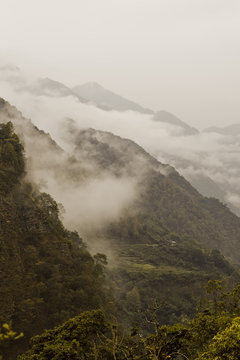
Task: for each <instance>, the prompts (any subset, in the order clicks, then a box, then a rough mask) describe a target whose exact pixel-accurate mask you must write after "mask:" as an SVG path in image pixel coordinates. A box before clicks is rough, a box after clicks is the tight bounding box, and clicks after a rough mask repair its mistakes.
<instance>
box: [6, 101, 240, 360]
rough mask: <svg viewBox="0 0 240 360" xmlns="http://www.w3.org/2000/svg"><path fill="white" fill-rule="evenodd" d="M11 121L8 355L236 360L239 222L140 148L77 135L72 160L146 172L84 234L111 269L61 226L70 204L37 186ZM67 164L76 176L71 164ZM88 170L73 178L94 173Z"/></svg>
mask: <svg viewBox="0 0 240 360" xmlns="http://www.w3.org/2000/svg"><path fill="white" fill-rule="evenodd" d="M1 106H2V110H3V108H5V107H6V106H8V105H6V103H5V102H2V103H1ZM5 110H6V109H5ZM5 110H4V111H5ZM5 114H6V112H5ZM1 116H2V117H4V116H3V112H2V114H1ZM12 118H13V119H14V111H12V112H11V111H8V112H7V115H6V116H5V123H2V124H1V125H0V258H1V262H0V293H1V299H0V302H1V306H0V323H1V324H2V330H1V333H0V350H1V354H2V355H3V359H6V360H13V359H17V358H18V359H22V360H23V359H24V360H25V359H33V360H47V359H55V360H57V359H59V360H61V359H62V360H63V359H72V360H74V359H76V360H77V359H99V360H100V359H114V360H115V359H119V360H120V359H179V360H181V359H194V360H200V359H215V360H216V359H220V358H221V359H236V358H237V357H234V356H235V354H236V353H237V351H238V345H237V339H238V336H239V335H238V329H239V318H238V316H240V313H239V311H240V309H239V297H240V295H239V294H240V292H239V286H238V285H237V284H238V282H239V277H240V275H239V270H238V266H239V253H238V252H237V249H238V248H239V247H240V243H239V239H238V234H239V229H240V220H239V218H238V217H237V216H235V215H234V214H232V213H231V212H230V211H229V209H228V208H227V207H226V206H225V205H223V204H221V203H220V202H219V201H217V200H215V199H207V198H204V197H202V196H201V195H200V194H199V193H198V192H197V191H196V190H195V189H194V188H192V187H191V185H190V184H189V183H188V182H187V181H186V180H185V179H184V178H183V177H181V176H180V175H179V174H178V173H177V172H176V171H175V170H174V169H173V168H170V167H169V166H168V165H162V164H160V163H159V162H157V161H156V160H155V159H154V158H153V157H151V156H150V155H149V154H147V153H146V152H145V151H144V150H143V149H141V148H140V147H138V146H137V145H136V144H134V143H133V142H131V141H128V140H125V139H121V138H119V137H114V135H112V134H109V133H102V134H101V133H100V132H97V133H98V137H96V131H95V130H93V129H91V130H89V131H82V132H79V133H75V134H74V136H76V139H75V140H76V141H75V154H76V157H77V156H78V153H81V152H83V148H84V147H85V148H86V144H87V148H88V152H87V155H86V154H85V155H84V156H87V159H88V160H89V162H91V161H92V162H93V163H94V165H95V166H96V169H97V170H96V171H97V172H99V171H101V169H104V170H106V169H109V168H110V169H111V170H112V171H113V173H114V174H115V176H116V177H119V176H120V177H121V172H122V171H124V172H126V171H128V175H129V176H130V177H131V176H132V177H133V176H136V172H138V169H139V168H138V165H139V167H143V165H144V171H143V172H142V173H141V176H140V177H139V178H138V181H137V189H138V196H137V198H136V199H135V200H134V201H133V202H132V203H131V205H130V206H128V207H127V208H125V209H124V211H122V213H121V215H120V217H119V219H118V220H116V221H112V222H110V223H108V224H107V225H105V226H104V227H102V228H101V229H100V230H98V232H96V231H95V232H94V231H93V232H92V233H89V234H88V235H87V237H86V240H85V241H88V242H90V241H91V240H92V239H95V240H96V238H97V239H98V241H99V242H101V241H102V240H104V241H107V242H108V244H109V246H110V247H111V249H112V251H113V254H114V256H113V259H111V261H112V264H111V266H108V259H107V257H106V256H105V255H104V254H102V253H97V254H92V255H91V254H90V253H89V251H88V247H87V245H86V242H84V240H83V239H81V238H80V236H79V235H78V233H77V232H76V231H69V230H67V229H66V228H65V227H64V225H63V223H62V221H61V220H60V215H61V214H60V213H61V208H62V206H61V205H60V204H58V203H57V202H56V201H55V200H54V199H53V198H52V197H51V196H50V195H49V194H47V193H46V192H41V191H40V188H39V186H37V185H36V184H35V183H34V182H33V181H30V179H29V176H27V175H28V174H27V172H28V169H27V167H26V154H25V151H24V147H23V145H22V142H21V141H20V139H19V137H18V136H17V135H16V133H15V132H14V127H13V124H12V122H10V121H9V120H13V119H12ZM23 124H24V122H23ZM34 131H35V134H36V136H37V134H38V132H39V130H38V129H37V128H35V129H34ZM39 136H40V137H41V138H44V139H45V136H46V135H45V134H44V133H43V132H40V135H39ZM48 138H49V137H48ZM104 141H105V142H107V143H108V145H106V144H105V143H104ZM48 142H49V141H48ZM50 143H51V146H52V147H53V148H54V149H55V150H56V153H57V154H60V153H61V152H62V150H61V149H58V148H57V147H56V144H54V142H51V141H50ZM126 154H128V155H129V154H130V156H127V155H126ZM136 154H137V158H138V159H140V160H139V164H136V166H135V167H134V168H133V167H132V164H133V162H135V160H136ZM64 164H65V165H67V169H68V170H69V169H71V164H72V159H67V160H66V162H65V163H64ZM123 166H124V170H122V167H123ZM75 170H76V168H75ZM80 170H81V169H80V168H77V171H75V172H74V176H75V178H74V181H80V180H79V178H78V176H80V177H81V179H82V177H84V178H88V177H89V176H90V175H89V174H87V173H86V172H83V174H84V175H83V174H80V173H81V171H80ZM164 171H166V172H167V176H166V174H164ZM79 174H80V175H79ZM71 175H72V172H71V171H70V175H69V176H71ZM65 176H66V177H67V176H68V175H67V174H66V175H65ZM61 180H62V178H61ZM211 279H213V280H211ZM223 279H224V281H223ZM207 283H208V285H207V287H206V289H205V290H204V286H205V285H206V284H207ZM205 292H206V293H205ZM199 301H200V302H199ZM197 305H198V308H197V310H196V307H197ZM12 329H13V330H12ZM45 329H47V330H45ZM30 339H31V341H30ZM230 339H231V340H230ZM20 354H21V355H20ZM224 356H225V357H224ZM230 356H232V357H230Z"/></svg>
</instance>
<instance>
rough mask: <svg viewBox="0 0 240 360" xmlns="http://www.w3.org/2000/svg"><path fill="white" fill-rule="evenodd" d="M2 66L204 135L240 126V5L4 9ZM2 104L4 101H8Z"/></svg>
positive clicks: (113, 0) (200, 2)
mask: <svg viewBox="0 0 240 360" xmlns="http://www.w3.org/2000/svg"><path fill="white" fill-rule="evenodd" d="M0 9H1V10H0V11H1V12H0V44H1V46H0V58H1V59H2V61H7V62H8V61H10V62H12V63H15V64H16V65H18V66H19V67H20V68H22V69H24V70H27V71H31V72H33V73H34V74H37V75H39V76H44V77H46V76H47V77H51V78H53V79H56V80H59V81H62V82H64V83H66V84H67V85H77V84H81V83H84V82H87V81H96V82H99V83H100V84H102V85H103V86H105V87H106V88H109V89H111V90H113V91H115V92H117V93H119V94H121V95H123V96H125V97H127V98H130V99H132V100H135V101H136V102H138V103H140V104H142V105H144V106H146V107H150V108H152V109H154V110H161V109H165V110H168V111H170V112H173V113H175V114H176V115H178V116H179V117H180V118H181V119H182V120H184V121H186V122H188V123H189V124H191V125H195V126H198V127H199V128H202V127H205V126H208V125H212V124H216V125H223V124H230V123H236V122H239V123H240V101H239V94H240V70H239V65H240V0H84V1H83V0H41V1H39V0H21V1H19V0H0ZM0 95H1V94H0Z"/></svg>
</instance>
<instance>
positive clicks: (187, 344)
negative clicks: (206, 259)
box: [19, 281, 240, 360]
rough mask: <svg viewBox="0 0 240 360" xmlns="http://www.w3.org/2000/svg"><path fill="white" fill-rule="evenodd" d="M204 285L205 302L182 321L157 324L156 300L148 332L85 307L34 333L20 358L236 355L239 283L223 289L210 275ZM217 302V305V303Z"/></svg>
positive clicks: (168, 359)
mask: <svg viewBox="0 0 240 360" xmlns="http://www.w3.org/2000/svg"><path fill="white" fill-rule="evenodd" d="M206 290H207V294H206V296H207V297H206V301H205V302H203V303H204V304H205V305H203V303H202V307H201V310H199V311H198V313H197V315H196V317H195V318H194V319H193V320H191V321H188V322H187V323H186V324H184V325H183V324H174V325H161V321H160V319H159V310H160V309H161V305H160V304H157V303H156V302H155V303H154V305H153V307H152V311H151V316H150V317H149V319H148V321H149V322H151V323H152V325H153V332H152V334H150V335H147V336H145V335H144V334H143V333H142V329H141V328H139V327H135V328H134V329H132V331H131V333H129V334H127V332H126V331H124V329H122V328H121V326H119V324H118V322H117V321H116V319H113V318H110V319H108V320H107V319H106V317H105V316H104V315H103V313H102V312H101V311H92V312H85V313H82V314H81V315H80V316H78V317H75V318H73V319H71V320H69V321H67V322H66V323H65V324H63V325H61V326H59V327H57V328H55V329H53V330H48V331H45V332H44V333H43V334H42V335H40V336H37V337H35V338H33V339H32V347H31V349H30V350H29V351H28V352H27V353H25V354H23V355H22V356H20V357H19V360H25V359H26V360H27V359H29V360H31V359H32V360H47V359H71V360H80V359H81V360H82V359H89V360H91V359H92V360H124V359H132V360H140V359H141V360H184V359H185V360H186V359H187V360H236V359H238V358H239V353H240V317H236V316H235V314H236V311H237V312H238V313H240V307H238V309H237V308H235V310H234V312H232V308H230V307H229V304H230V303H232V302H233V298H234V297H235V293H236V291H237V292H239V289H238V286H237V287H235V288H233V289H231V290H228V291H226V290H224V288H223V287H222V284H221V283H220V282H219V281H210V282H209V283H208V285H207V289H206ZM223 298H224V299H226V300H225V301H224V302H222V301H220V302H219V299H223ZM218 303H219V305H220V303H221V306H217V307H216V304H218ZM64 356H65V358H64Z"/></svg>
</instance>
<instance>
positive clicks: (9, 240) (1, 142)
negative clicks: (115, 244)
mask: <svg viewBox="0 0 240 360" xmlns="http://www.w3.org/2000/svg"><path fill="white" fill-rule="evenodd" d="M24 175H25V174H24V157H23V147H22V145H21V144H20V142H19V139H18V136H17V135H16V134H14V133H13V127H12V124H11V123H10V122H8V123H7V124H0V293H1V297H0V323H5V322H7V323H10V322H11V323H12V325H13V327H14V328H15V329H16V330H17V331H23V332H24V338H23V339H21V340H19V342H18V343H17V344H16V347H14V346H13V347H12V346H11V348H7V350H6V351H7V357H8V358H9V359H12V358H15V352H16V348H17V349H18V350H19V349H21V348H24V347H26V346H27V341H28V339H29V337H30V336H32V335H33V334H37V333H39V332H41V331H42V330H43V329H44V328H48V327H52V326H54V325H56V324H59V323H61V322H62V321H64V320H67V319H68V318H69V317H71V316H74V315H75V314H76V313H79V312H80V311H82V310H84V309H93V308H97V307H99V306H100V305H104V303H105V299H106V297H105V293H104V289H103V281H104V278H103V270H102V266H101V261H102V259H103V260H104V257H103V258H101V257H98V256H96V257H95V259H94V258H93V257H91V255H90V254H89V253H88V252H87V251H86V246H85V245H84V243H83V242H82V240H81V239H80V238H79V236H78V234H77V233H76V232H70V231H68V230H66V229H65V228H64V227H63V225H62V223H61V221H60V220H59V208H58V205H57V203H56V202H55V201H54V200H53V199H52V198H51V196H50V195H48V194H46V193H41V192H39V191H38V190H37V189H36V187H35V186H34V184H31V183H29V182H27V181H26V180H24V179H23V176H24Z"/></svg>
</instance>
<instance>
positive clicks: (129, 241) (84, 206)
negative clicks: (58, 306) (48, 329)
mask: <svg viewBox="0 0 240 360" xmlns="http://www.w3.org/2000/svg"><path fill="white" fill-rule="evenodd" d="M9 121H11V123H12V124H13V126H14V128H15V131H16V132H17V134H18V135H19V137H20V139H22V142H23V144H24V147H25V154H26V167H25V169H26V170H25V174H24V176H23V174H22V176H21V178H20V179H21V180H19V184H22V185H21V186H22V188H21V187H20V188H19V187H18V188H16V189H18V190H17V191H18V192H17V193H18V195H17V197H16V195H14V193H13V192H12V190H9V191H10V193H9V194H10V195H7V193H6V195H5V193H4V198H3V202H2V206H3V207H4V206H5V208H3V211H2V213H3V214H7V213H9V215H8V217H9V220H8V221H9V225H7V222H6V221H3V224H4V223H5V224H6V225H2V226H3V235H2V241H3V243H5V242H6V241H8V240H7V239H8V237H7V236H6V234H7V233H8V228H7V227H8V226H10V227H12V228H14V229H15V230H14V231H15V233H16V235H15V238H16V240H15V241H16V242H15V244H14V246H15V247H16V249H19V250H18V256H19V259H20V260H19V261H20V262H21V263H22V262H23V261H25V260H23V258H22V257H23V256H24V259H25V255H22V254H21V250H20V248H21V245H20V243H21V241H23V243H24V248H26V247H27V248H28V249H29V255H28V256H30V258H31V259H32V257H34V259H33V260H31V261H33V264H34V269H35V267H36V266H37V264H38V263H39V264H40V263H42V262H43V264H44V265H43V267H44V269H45V267H46V272H48V271H50V273H51V274H52V271H53V270H47V269H48V267H49V266H50V268H51V266H52V265H45V262H46V261H47V264H48V262H49V261H50V263H51V261H53V262H54V263H55V262H56V263H58V260H56V257H55V255H54V260H50V259H49V260H45V258H41V259H40V258H39V255H38V252H40V253H41V254H45V252H44V251H45V250H44V246H45V245H44V241H45V242H46V241H50V243H51V240H44V239H45V238H46V236H47V237H48V238H49V239H50V237H51V236H52V235H51V231H53V232H54V233H55V237H56V239H58V240H56V241H57V243H56V248H57V249H58V250H56V251H60V252H62V254H63V255H62V256H63V259H62V260H61V261H65V260H64V258H65V255H64V251H65V250H64V251H63V250H61V249H62V248H61V246H62V245H61V244H60V243H59V244H58V241H60V242H61V241H62V240H60V239H61V238H65V239H67V238H69V236H70V238H69V239H70V240H69V241H70V242H72V241H75V242H76V241H79V244H81V242H80V240H76V239H77V238H75V237H74V236H75V235H74V233H68V232H66V230H64V228H63V227H62V225H61V224H60V223H59V220H57V219H58V215H61V216H62V218H63V221H64V224H65V225H66V226H68V227H69V228H70V229H71V230H77V231H78V232H79V233H80V235H81V236H83V237H84V240H85V241H86V242H87V244H88V247H89V249H90V251H91V252H92V253H93V254H94V253H103V254H106V255H107V258H108V262H109V266H108V267H107V270H106V276H107V278H106V279H107V283H108V284H109V285H108V286H111V287H112V290H111V292H112V294H113V295H114V297H115V299H116V301H118V311H117V312H118V314H119V316H120V317H121V318H122V319H124V321H125V322H126V323H127V324H129V326H130V325H131V324H132V323H133V322H134V321H140V322H141V321H143V318H142V316H141V314H143V313H144V312H145V311H146V309H147V307H148V306H149V304H150V303H151V302H152V301H153V298H154V299H157V300H158V301H159V302H161V304H162V307H161V316H162V321H163V322H170V323H171V322H174V321H177V320H179V319H183V318H184V317H191V316H192V315H193V313H194V307H195V305H196V298H197V297H199V296H201V294H202V286H203V285H204V284H205V283H206V281H207V280H208V279H210V278H217V279H220V278H222V277H227V278H228V279H229V281H231V282H235V281H237V280H238V271H237V268H236V267H235V266H233V265H232V264H239V263H240V257H239V253H240V251H239V250H240V241H239V234H240V219H239V218H238V217H237V216H236V215H234V214H233V213H232V212H231V211H230V210H229V209H228V208H227V207H226V206H225V205H223V204H221V203H220V202H219V201H218V200H216V199H213V198H205V197H203V196H202V195H201V194H200V193H199V192H198V191H197V190H195V189H194V188H193V187H192V186H191V185H190V183H189V182H187V181H186V180H185V179H184V178H183V177H182V176H180V175H179V173H178V172H177V171H176V170H175V169H174V168H173V167H172V166H169V165H166V164H163V163H161V162H159V161H158V160H156V159H155V158H154V157H152V156H151V155H150V154H149V153H147V152H146V151H145V150H144V149H143V148H142V147H140V146H139V145H137V144H136V143H134V142H133V141H131V140H129V139H124V138H122V137H119V136H116V135H114V134H112V133H109V132H106V131H99V130H95V129H84V130H83V129H79V128H78V127H77V125H76V123H75V122H74V121H73V120H70V119H68V120H66V122H65V123H64V135H65V139H67V141H68V143H71V148H70V147H68V150H66V149H63V148H61V147H60V146H59V145H58V144H57V143H56V142H55V141H54V140H52V139H51V137H50V135H49V134H46V133H45V132H44V131H42V130H39V129H38V128H37V127H36V126H34V125H33V124H32V122H31V121H30V120H27V119H26V118H24V117H23V116H22V114H21V113H20V112H19V111H18V110H17V109H16V108H14V107H12V106H11V105H10V104H9V103H7V102H6V101H4V100H1V103H0V122H1V123H4V124H9ZM6 126H7V125H6ZM11 136H13V135H12V133H11V134H10V135H7V137H6V139H9V138H10V139H11ZM8 141H9V140H8ZM2 171H3V173H4V171H5V169H4V168H3V169H2ZM14 189H15V188H14ZM21 189H22V190H21ZM24 189H25V190H24ZM41 189H42V191H43V190H44V191H46V192H48V193H50V195H52V196H54V198H55V199H56V200H57V202H56V201H55V200H53V199H52V198H51V197H48V196H47V195H44V196H43V195H41V191H40V190H41ZM14 191H15V190H14ZM6 196H10V198H11V199H13V196H14V197H15V198H16V201H18V202H20V205H19V206H20V208H21V209H22V210H21V211H20V213H19V214H21V216H24V219H23V218H21V219H20V218H19V220H17V221H18V222H20V223H23V224H24V226H26V229H25V230H24V231H25V232H26V235H22V232H21V231H22V230H20V228H18V226H17V225H16V224H15V221H16V218H15V217H14V214H15V212H16V210H15V209H16V206H17V205H15V203H13V204H12V205H11V206H10V205H7V204H11V203H10V202H9V201H10V200H9V199H10V198H9V199H8V197H6ZM25 198H26V199H25ZM28 198H29V200H28ZM18 199H19V200H18ZM22 199H23V200H22ZM24 199H25V200H24ZM11 201H12V200H11ZM22 201H23V202H22ZM32 201H33V202H34V204H35V203H36V205H37V208H36V216H35V215H34V214H35V210H34V206H35V205H34V204H33V203H32ZM59 202H61V203H62V204H63V206H62V205H57V203H59ZM6 206H7V207H6ZM42 208H43V210H44V212H43V215H41V214H40V212H41V209H42ZM64 208H65V212H64ZM37 209H39V210H37ZM37 211H38V212H39V214H38V215H37ZM13 212H14V214H13ZM45 213H46V215H44V214H45ZM47 216H50V218H51V217H53V223H51V224H52V225H48V220H47V219H48V217H47ZM54 219H55V220H54ZM49 221H50V220H49ZM54 221H55V223H54ZM28 224H29V225H28ZM49 226H50V227H49ZM55 227H57V229H59V230H57V233H56V230H55ZM50 228H51V230H50ZM60 229H61V234H60V232H59V234H58V231H60ZM32 232H33V233H32ZM45 233H46V235H45ZM28 234H29V235H28ZM71 234H72V235H71ZM22 236H24V240H23V237H22ZM71 237H72V238H71ZM74 239H75V240H74ZM28 241H29V244H28ZM54 241H55V240H54ZM63 241H67V240H63ZM46 244H47V242H46ZM42 246H43V248H41V247H42ZM46 246H48V245H46ZM49 246H50V245H49ZM64 246H65V245H64ZM81 246H82V245H81ZM35 248H37V252H36V249H35ZM9 251H10V250H9ZM66 251H70V250H67V248H66ZM71 251H74V249H73V250H71ZM14 254H15V253H14ZM44 256H45V255H44ZM48 256H50V255H48ZM51 256H52V255H51ZM56 256H57V255H56ZM59 256H60V255H59ZM66 256H68V257H69V256H70V255H66ZM71 256H73V255H71ZM79 256H81V255H79ZM6 261H7V260H6ZM27 261H28V260H27ZM66 261H67V262H69V261H70V258H69V260H67V258H66ZM71 261H72V260H71ZM79 261H80V262H81V260H79ZM89 261H91V260H89ZM19 266H20V265H19ZM24 266H25V265H24ZM81 266H82V265H81ZM6 268H7V267H6ZM34 271H35V270H34ZM44 271H45V270H44ZM69 271H70V270H69ZM16 272H17V270H16ZM3 274H5V271H3ZM23 274H24V273H23ZM44 274H45V272H44ZM46 274H47V273H46ZM5 275H6V274H5ZM5 275H4V276H5ZM7 276H8V275H7ZM9 276H10V275H9ZM13 276H15V275H14V274H13ZM44 276H45V275H44ZM46 276H47V279H48V275H46ZM69 276H70V275H69ZM79 276H80V275H79ZM81 276H82V275H81ZM50 279H51V277H50ZM23 281H25V277H24V276H23ZM64 281H65V280H64ZM43 282H45V280H44V278H43ZM79 284H80V283H79ZM76 286H77V285H76ZM74 289H75V290H76V291H78V290H79V291H80V289H82V288H81V286H80V288H79V287H78V286H77V287H76V288H74ZM75 290H74V291H75ZM2 291H4V290H3V289H2ZM9 291H10V294H11V296H12V297H13V298H14V296H15V295H14V294H15V293H14V291H15V290H11V288H10V290H9ZM9 296H10V295H9ZM29 296H30V298H31V296H32V295H31V294H30V295H29ZM39 296H40V295H39ZM41 296H42V295H41ZM74 296H75V295H74ZM24 301H25V300H24ZM79 301H80V303H79V304H82V300H81V297H80V298H79ZM63 304H64V303H63ZM32 306H33V308H35V305H34V304H33V305H32ZM79 306H80V305H79ZM81 306H83V305H81ZM81 306H80V307H81ZM33 311H35V310H33ZM43 311H44V310H43ZM5 313H6V312H3V314H2V318H3V320H4V319H5V318H4V316H5ZM12 316H13V314H9V318H8V319H12ZM61 319H63V320H64V319H65V318H64V317H63V318H61ZM24 321H25V320H24ZM21 324H22V323H21ZM24 326H25V325H24ZM31 331H32V330H31Z"/></svg>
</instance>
